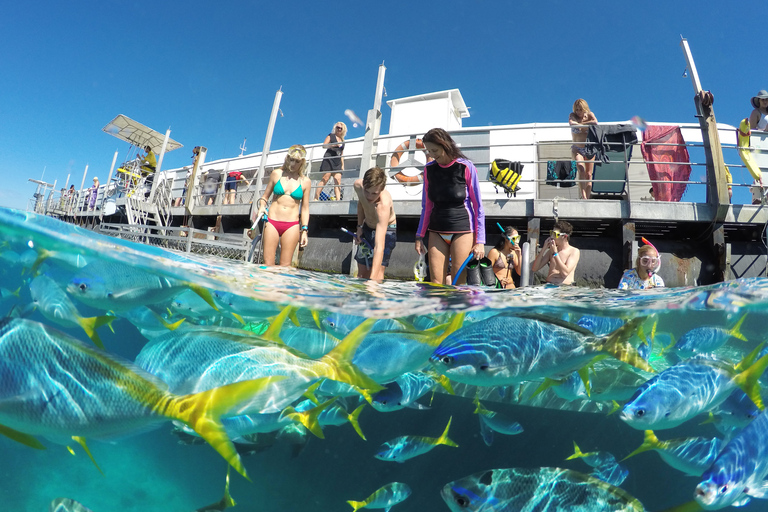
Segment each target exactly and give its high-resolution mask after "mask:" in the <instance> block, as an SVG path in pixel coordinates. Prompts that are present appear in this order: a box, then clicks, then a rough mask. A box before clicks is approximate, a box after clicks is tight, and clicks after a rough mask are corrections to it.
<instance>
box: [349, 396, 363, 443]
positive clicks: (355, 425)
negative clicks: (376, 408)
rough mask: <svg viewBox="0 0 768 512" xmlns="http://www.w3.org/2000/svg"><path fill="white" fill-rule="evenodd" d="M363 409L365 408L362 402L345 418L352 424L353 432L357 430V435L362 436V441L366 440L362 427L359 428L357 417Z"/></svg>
mask: <svg viewBox="0 0 768 512" xmlns="http://www.w3.org/2000/svg"><path fill="white" fill-rule="evenodd" d="M363 409H365V404H362V405H361V406H359V407H358V408H357V409H355V410H354V411H352V412H351V413H350V414H349V416H347V419H348V420H349V424H350V425H352V428H354V429H355V432H357V435H359V436H360V437H362V438H363V441H367V439H366V438H365V434H363V429H361V428H360V422H359V421H358V418H360V413H361V412H363Z"/></svg>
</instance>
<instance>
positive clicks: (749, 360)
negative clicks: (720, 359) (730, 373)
mask: <svg viewBox="0 0 768 512" xmlns="http://www.w3.org/2000/svg"><path fill="white" fill-rule="evenodd" d="M763 347H765V342H762V343H761V344H759V345H758V346H757V347H755V348H754V350H752V352H750V353H749V354H747V355H746V356H744V359H742V360H741V361H739V362H738V363H736V365H735V366H734V367H733V368H734V370H736V371H737V372H743V371H744V370H746V369H747V368H749V367H750V366H752V365H753V364H755V360H756V359H757V356H759V355H760V351H761V350H763Z"/></svg>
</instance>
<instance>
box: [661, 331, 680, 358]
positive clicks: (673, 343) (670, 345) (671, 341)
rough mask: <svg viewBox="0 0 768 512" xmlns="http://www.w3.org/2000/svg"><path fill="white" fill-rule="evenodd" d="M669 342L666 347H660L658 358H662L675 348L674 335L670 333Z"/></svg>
mask: <svg viewBox="0 0 768 512" xmlns="http://www.w3.org/2000/svg"><path fill="white" fill-rule="evenodd" d="M669 340H670V342H669V345H667V346H666V347H661V352H659V356H660V357H661V356H664V355H665V354H666V353H667V352H669V351H670V350H672V349H673V348H675V345H676V344H677V342H676V341H675V335H674V334H672V333H669Z"/></svg>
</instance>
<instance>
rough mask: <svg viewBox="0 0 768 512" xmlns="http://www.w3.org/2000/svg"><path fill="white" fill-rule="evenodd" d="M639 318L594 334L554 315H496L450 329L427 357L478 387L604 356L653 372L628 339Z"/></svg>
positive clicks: (559, 371)
mask: <svg viewBox="0 0 768 512" xmlns="http://www.w3.org/2000/svg"><path fill="white" fill-rule="evenodd" d="M642 321H643V319H641V318H636V319H633V320H630V321H629V322H627V323H626V324H625V325H624V326H622V327H621V328H620V329H618V330H617V331H615V332H614V333H612V334H611V335H610V336H607V337H598V336H594V335H593V334H592V333H590V332H589V331H587V330H585V329H583V328H580V327H578V326H574V325H573V324H567V323H565V322H560V321H558V320H550V319H546V320H544V319H543V318H542V317H539V316H534V317H532V318H531V317H519V316H513V315H507V314H500V315H497V316H495V317H492V318H489V319H488V320H484V321H480V322H476V323H474V324H471V325H469V326H466V327H462V328H461V329H458V330H457V331H455V332H453V333H451V334H449V335H448V336H447V337H446V338H445V340H444V341H443V342H442V343H441V344H440V346H439V347H438V348H437V349H436V350H435V351H434V353H433V354H432V356H431V357H430V362H431V363H432V365H433V366H434V367H435V369H436V370H437V371H438V372H440V373H442V374H444V375H446V376H447V377H448V378H450V379H451V380H455V381H457V382H461V383H464V384H472V385H476V386H506V385H510V384H519V383H521V382H525V381H531V380H542V379H544V378H547V377H549V378H556V377H559V376H562V375H567V374H569V373H571V372H573V371H575V370H577V369H579V368H582V367H583V366H585V365H586V364H588V363H589V362H590V361H592V360H594V359H595V358H596V357H598V356H605V355H612V356H614V357H615V358H617V359H619V360H621V361H624V362H627V363H629V364H632V365H634V366H637V367H638V368H641V369H643V370H646V371H652V370H653V369H652V368H651V367H650V366H649V365H648V363H647V362H646V361H644V360H643V359H642V358H641V357H640V356H639V354H638V353H637V350H635V349H634V347H632V345H630V344H629V342H628V339H629V337H630V336H631V335H632V334H633V333H634V331H635V330H636V329H637V327H638V326H639V325H640V323H641V322H642Z"/></svg>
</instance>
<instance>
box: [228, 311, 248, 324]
mask: <svg viewBox="0 0 768 512" xmlns="http://www.w3.org/2000/svg"><path fill="white" fill-rule="evenodd" d="M229 314H230V315H232V316H233V317H234V318H235V320H237V321H238V322H240V325H245V320H244V319H243V316H242V315H239V314H237V313H235V312H234V311H231V312H230V313H229Z"/></svg>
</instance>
